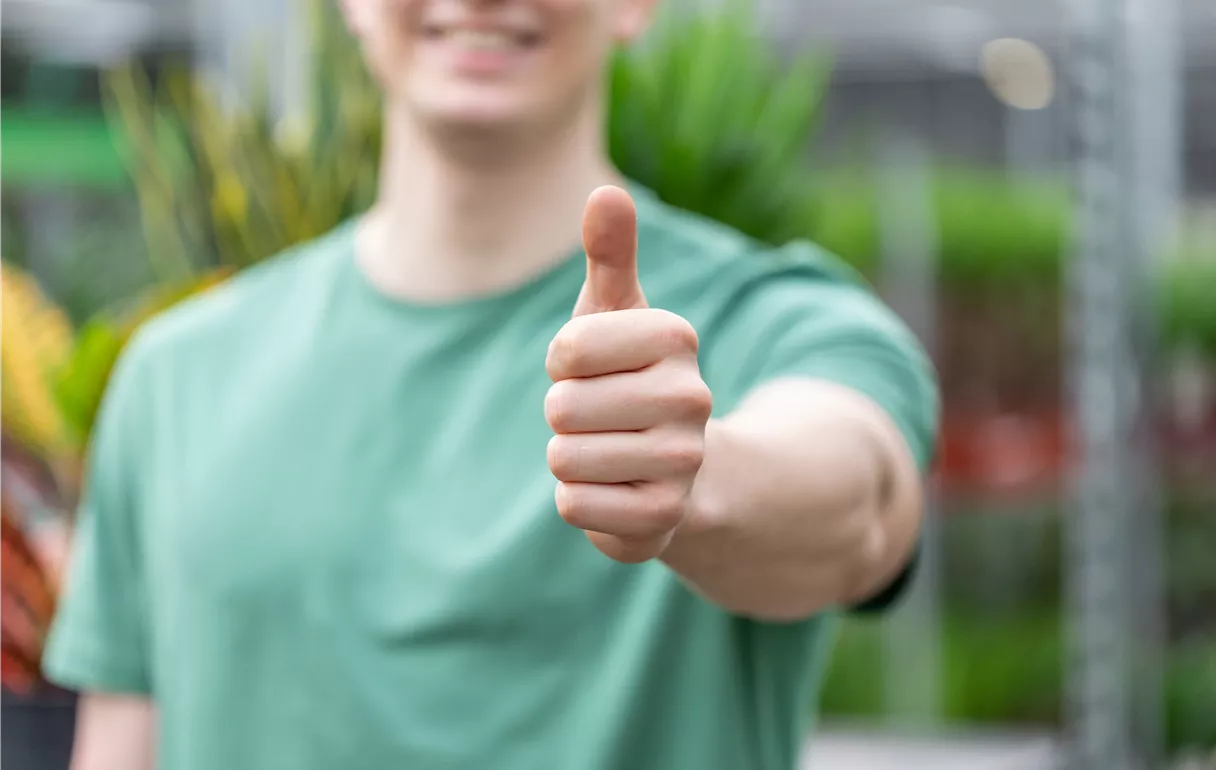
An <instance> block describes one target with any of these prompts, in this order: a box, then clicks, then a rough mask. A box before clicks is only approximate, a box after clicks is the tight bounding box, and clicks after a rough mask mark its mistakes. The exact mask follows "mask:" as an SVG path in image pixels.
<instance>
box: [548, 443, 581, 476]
mask: <svg viewBox="0 0 1216 770" xmlns="http://www.w3.org/2000/svg"><path fill="white" fill-rule="evenodd" d="M547 454H548V460H549V470H550V471H552V473H553V475H554V476H556V477H557V478H558V479H560V480H562V481H569V480H571V479H574V478H576V477H577V476H578V472H579V451H578V447H576V446H574V445H572V444H571V443H570V441H569V440H568V439H567V438H566V437H564V436H554V437H553V438H551V439H549V446H548V451H547Z"/></svg>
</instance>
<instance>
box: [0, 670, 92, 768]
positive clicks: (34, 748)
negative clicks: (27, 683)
mask: <svg viewBox="0 0 1216 770" xmlns="http://www.w3.org/2000/svg"><path fill="white" fill-rule="evenodd" d="M0 708H3V713H2V714H0V756H3V757H4V770H68V765H69V764H70V763H71V759H72V735H73V733H74V731H75V729H76V697H75V696H74V695H72V694H71V693H66V692H62V691H59V690H48V691H45V692H40V693H38V694H35V695H28V696H26V695H15V694H13V693H10V692H5V693H3V699H2V701H0Z"/></svg>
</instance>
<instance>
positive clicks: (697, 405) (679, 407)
mask: <svg viewBox="0 0 1216 770" xmlns="http://www.w3.org/2000/svg"><path fill="white" fill-rule="evenodd" d="M673 396H674V397H673V401H675V403H674V404H673V405H672V406H673V408H674V411H675V412H677V413H678V414H679V415H680V416H682V417H687V418H688V419H690V420H697V421H700V422H703V421H705V420H708V419H709V417H710V415H711V414H712V413H713V409H714V397H713V393H711V392H710V390H709V386H708V385H706V384H705V381H704V380H702V379H701V377H700V375H693V376H691V377H689V378H688V379H687V380H685V381H684V382H682V383H681V384H680V385H679V386H678V387H677V388H676V391H675V393H674V394H673Z"/></svg>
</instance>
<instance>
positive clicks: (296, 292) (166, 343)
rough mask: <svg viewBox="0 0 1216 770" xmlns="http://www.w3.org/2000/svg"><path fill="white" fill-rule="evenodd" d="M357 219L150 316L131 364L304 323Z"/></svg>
mask: <svg viewBox="0 0 1216 770" xmlns="http://www.w3.org/2000/svg"><path fill="white" fill-rule="evenodd" d="M352 227H353V225H352V224H350V223H347V224H343V225H341V226H339V227H338V228H335V229H334V230H332V231H330V232H329V233H326V234H324V235H322V236H320V237H318V238H315V239H313V240H310V241H307V242H304V243H301V244H298V245H296V246H294V247H291V248H289V249H286V250H284V251H282V252H280V253H278V254H275V255H273V256H271V257H268V258H267V259H265V260H263V261H262V262H259V263H258V264H256V265H253V266H250V267H247V268H244V269H242V270H241V271H240V272H238V273H237V274H236V275H234V276H232V277H231V278H229V279H228V280H226V281H224V282H223V283H221V284H220V285H218V286H215V287H213V288H211V289H208V290H206V291H204V292H202V293H200V294H198V295H195V296H193V297H189V298H187V299H184V300H182V301H180V302H178V303H176V304H175V305H173V306H172V307H170V308H168V309H166V310H164V311H162V312H160V313H158V314H157V315H156V316H154V317H153V318H151V319H149V320H148V321H147V322H145V323H144V324H143V325H141V326H140V328H139V330H138V331H137V332H136V334H135V335H134V336H133V337H132V339H131V342H130V343H129V346H128V347H129V348H130V350H129V352H127V353H125V355H127V356H128V357H129V358H131V359H132V360H133V361H134V362H135V363H133V364H132V366H140V365H149V363H160V364H165V363H166V362H169V361H175V360H182V359H183V358H186V357H193V356H197V355H200V354H206V353H208V352H216V353H218V352H222V351H233V350H237V349H242V348H248V347H250V346H251V345H256V344H257V343H258V342H259V341H260V340H266V339H269V338H270V337H272V336H275V335H278V334H281V332H282V330H283V329H284V328H289V327H290V326H292V325H295V326H299V325H300V324H301V323H302V322H303V317H304V316H306V315H307V314H309V313H310V312H312V311H313V310H315V309H316V308H318V307H319V306H320V303H322V302H323V301H324V297H325V295H326V292H327V291H328V290H329V289H330V288H331V287H332V285H333V281H334V278H335V276H336V274H337V272H338V271H339V270H340V268H341V266H342V263H343V260H344V258H345V257H346V255H347V254H348V252H349V241H350V239H351V237H352V232H351V229H352Z"/></svg>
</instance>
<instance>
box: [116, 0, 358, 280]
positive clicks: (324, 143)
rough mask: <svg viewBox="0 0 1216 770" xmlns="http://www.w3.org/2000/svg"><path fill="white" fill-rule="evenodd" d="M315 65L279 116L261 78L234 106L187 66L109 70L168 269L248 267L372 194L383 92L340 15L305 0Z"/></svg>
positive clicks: (154, 249) (153, 243)
mask: <svg viewBox="0 0 1216 770" xmlns="http://www.w3.org/2000/svg"><path fill="white" fill-rule="evenodd" d="M308 7H309V9H310V11H311V19H312V22H313V32H314V34H313V43H314V51H315V55H316V59H315V60H314V62H313V66H314V68H315V72H316V77H314V78H312V80H311V85H312V88H311V91H310V93H309V98H308V104H307V109H306V111H305V112H304V114H302V115H287V116H284V117H282V118H278V117H276V115H275V111H274V110H273V109H272V108H271V106H270V97H269V93H270V92H269V89H268V87H267V86H266V85H265V83H264V81H263V82H262V84H261V85H260V86H258V85H255V86H254V87H252V88H251V89H250V92H249V94H248V95H247V97H248V100H249V101H248V103H246V104H244V105H242V107H241V108H240V109H237V110H231V109H229V108H227V107H226V106H225V105H222V104H221V103H220V102H219V100H218V99H217V97H216V95H215V93H214V92H213V91H212V90H211V89H210V88H209V87H208V86H207V84H206V83H205V82H204V80H203V79H202V78H201V77H200V76H199V75H197V74H194V73H192V72H191V71H190V70H188V69H184V68H183V69H180V70H171V71H169V72H167V73H164V74H163V76H162V78H161V79H160V81H159V82H157V83H153V82H151V80H150V79H149V77H148V75H147V73H146V72H145V71H144V70H143V69H142V68H140V67H139V66H138V65H131V66H125V67H122V68H119V69H117V70H115V71H113V72H111V73H109V74H108V76H107V77H106V78H105V86H106V94H107V97H108V98H107V106H108V110H109V113H110V115H111V116H112V119H114V120H115V121H116V122H117V124H118V125H119V126H120V128H121V132H122V134H123V135H124V136H125V137H126V138H127V141H126V142H125V143H124V147H125V149H126V153H125V156H124V157H125V160H126V163H127V166H128V168H129V170H130V173H131V175H132V178H133V179H134V181H135V189H136V194H137V196H138V198H139V201H140V206H141V209H142V221H143V226H144V230H145V237H146V240H147V243H148V252H149V257H150V258H151V259H152V260H153V261H154V267H155V269H156V272H157V274H158V276H159V277H161V278H162V279H163V280H169V281H180V280H184V279H186V278H188V277H189V276H191V275H195V274H197V273H198V272H199V271H200V270H202V269H205V268H206V267H208V266H213V265H217V264H218V265H225V266H233V267H238V268H239V267H244V266H247V265H249V264H252V263H254V262H256V261H258V260H260V259H263V258H266V257H269V256H271V255H273V254H275V253H277V252H279V251H281V250H283V249H285V248H287V247H289V246H292V245H294V244H297V243H300V242H302V241H306V240H309V239H311V238H313V237H316V236H318V235H320V234H322V233H324V232H326V231H328V230H330V229H332V228H333V227H334V226H336V225H337V224H338V223H339V222H341V221H342V220H344V219H345V218H347V217H349V216H350V215H351V214H353V213H355V212H357V211H359V210H362V209H363V208H364V207H365V206H366V205H367V204H368V203H369V202H370V200H371V197H372V194H373V191H374V188H375V173H376V167H377V162H378V158H379V133H380V117H379V109H380V108H379V94H378V91H377V90H376V88H375V87H374V85H373V83H372V81H371V79H370V77H369V76H368V75H367V73H366V71H365V69H364V68H363V64H362V60H361V57H360V54H359V51H358V49H357V48H356V47H355V46H354V45H353V44H351V42H350V41H349V39H348V36H347V35H346V32H345V30H344V27H343V25H342V23H341V21H340V20H339V19H337V18H336V16H337V13H338V11H337V9H336V4H335V3H333V2H330V1H329V0H310V2H309V5H308Z"/></svg>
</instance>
